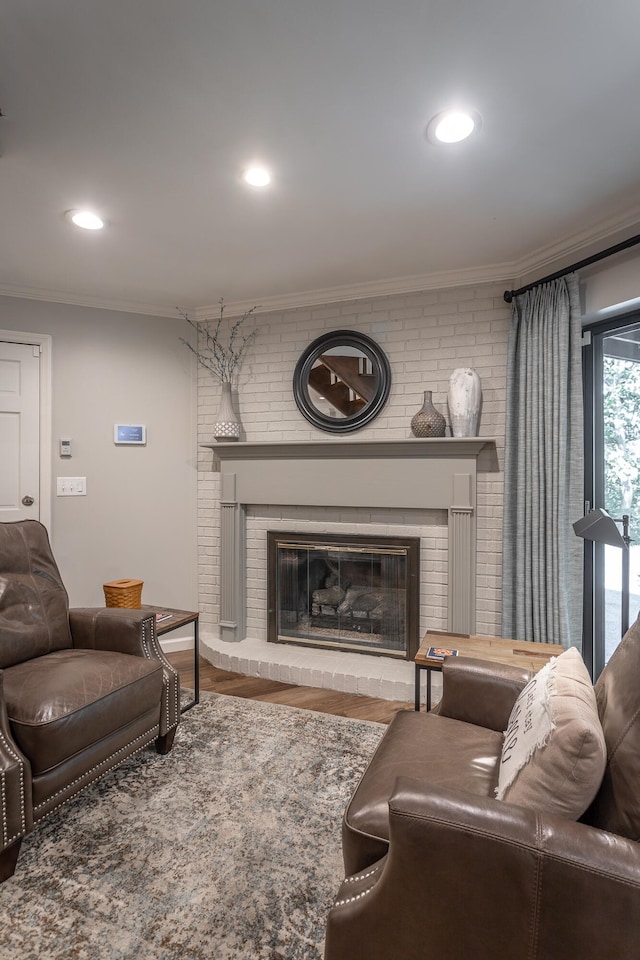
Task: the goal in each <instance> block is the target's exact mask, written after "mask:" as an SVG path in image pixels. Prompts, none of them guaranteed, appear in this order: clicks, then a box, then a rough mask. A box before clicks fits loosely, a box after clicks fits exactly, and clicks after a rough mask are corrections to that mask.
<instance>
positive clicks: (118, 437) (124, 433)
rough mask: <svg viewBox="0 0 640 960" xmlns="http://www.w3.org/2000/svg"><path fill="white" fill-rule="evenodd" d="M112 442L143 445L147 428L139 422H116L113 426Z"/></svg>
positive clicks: (145, 440)
mask: <svg viewBox="0 0 640 960" xmlns="http://www.w3.org/2000/svg"><path fill="white" fill-rule="evenodd" d="M113 442H114V443H134V444H138V445H139V446H140V445H143V444H145V443H146V442H147V428H146V427H143V426H142V425H141V424H139V423H138V424H135V423H116V424H114V427H113Z"/></svg>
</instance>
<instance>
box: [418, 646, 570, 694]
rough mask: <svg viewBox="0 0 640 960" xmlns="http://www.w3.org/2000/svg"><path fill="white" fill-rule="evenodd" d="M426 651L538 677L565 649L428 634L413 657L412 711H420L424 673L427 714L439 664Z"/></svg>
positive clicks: (440, 666)
mask: <svg viewBox="0 0 640 960" xmlns="http://www.w3.org/2000/svg"><path fill="white" fill-rule="evenodd" d="M429 647H446V648H450V649H454V650H457V651H458V656H460V657H473V658H474V659H476V660H490V661H492V662H493V663H506V664H512V665H513V666H514V667H522V668H524V669H525V670H530V671H531V672H532V673H537V672H538V670H540V669H541V668H542V667H544V665H545V663H548V661H549V660H550V659H551V657H559V656H560V654H561V653H563V652H564V647H563V646H562V645H561V644H559V643H534V642H533V641H531V640H503V639H502V638H500V637H479V636H475V635H471V636H469V634H466V633H439V632H438V631H435V630H427V632H426V633H425V635H424V640H423V641H422V643H421V645H420V649H419V650H418V652H417V653H416V655H415V658H414V663H415V672H416V679H415V683H416V696H415V709H416V710H419V709H420V673H421V671H423V670H426V671H427V710H431V674H432V673H433V671H435V672H436V673H442V660H440V659H435V658H434V657H428V656H427V653H428V650H429Z"/></svg>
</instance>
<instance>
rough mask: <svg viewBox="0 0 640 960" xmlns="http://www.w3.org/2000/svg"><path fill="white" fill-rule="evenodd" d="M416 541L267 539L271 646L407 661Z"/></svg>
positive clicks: (413, 620) (415, 624)
mask: <svg viewBox="0 0 640 960" xmlns="http://www.w3.org/2000/svg"><path fill="white" fill-rule="evenodd" d="M419 567H420V538H419V537H373V536H337V535H333V534H331V535H329V534H319V535H311V536H310V535H308V534H301V533H281V532H275V531H268V532H267V584H268V589H267V598H268V608H269V614H268V632H267V639H268V640H269V641H270V642H271V643H295V644H299V645H301V646H308V647H323V648H330V649H336V650H349V651H352V652H353V651H355V652H357V653H368V654H378V655H381V656H387V657H397V658H400V659H407V660H410V659H413V657H414V656H415V653H416V651H417V649H418V634H419V589H420V588H419V583H420V577H419Z"/></svg>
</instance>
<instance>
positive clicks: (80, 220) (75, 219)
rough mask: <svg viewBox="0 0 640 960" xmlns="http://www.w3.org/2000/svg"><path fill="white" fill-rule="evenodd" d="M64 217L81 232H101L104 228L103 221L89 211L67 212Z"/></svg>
mask: <svg viewBox="0 0 640 960" xmlns="http://www.w3.org/2000/svg"><path fill="white" fill-rule="evenodd" d="M65 216H66V218H67V220H70V221H71V223H73V224H75V226H76V227H82V229H83V230H102V228H103V227H104V220H102V219H101V218H100V217H99V216H98V215H97V214H96V213H93V212H92V211H91V210H67V212H66V214H65Z"/></svg>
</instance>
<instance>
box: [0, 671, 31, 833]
mask: <svg viewBox="0 0 640 960" xmlns="http://www.w3.org/2000/svg"><path fill="white" fill-rule="evenodd" d="M0 781H1V783H2V790H1V791H0V806H1V807H2V809H1V811H0V814H1V820H0V829H1V834H0V841H1V842H0V850H5V849H6V848H7V847H10V846H13V844H15V843H16V841H18V840H20V839H21V838H22V837H23V836H24V835H25V833H28V832H29V831H30V830H33V810H32V804H31V793H32V792H31V764H30V763H29V761H28V760H27V758H26V757H25V756H24V754H23V753H22V751H21V750H20V748H19V747H18V745H17V744H16V742H15V740H14V739H13V734H12V733H11V727H10V726H9V717H8V715H7V705H6V703H5V699H4V692H3V671H2V670H0Z"/></svg>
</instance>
